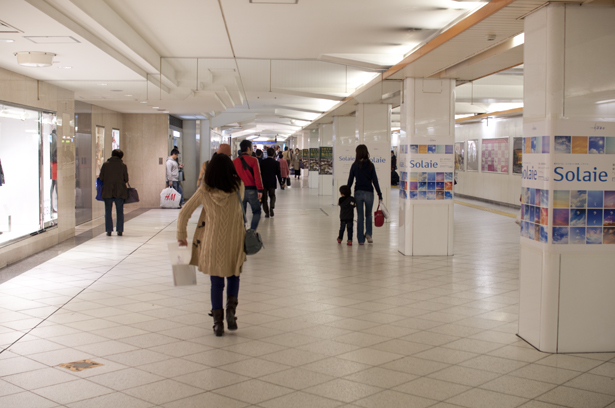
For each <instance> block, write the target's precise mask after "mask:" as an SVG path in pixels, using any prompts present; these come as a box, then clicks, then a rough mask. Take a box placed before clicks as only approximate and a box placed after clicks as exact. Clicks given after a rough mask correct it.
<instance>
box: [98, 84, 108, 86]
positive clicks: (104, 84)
mask: <svg viewBox="0 0 615 408" xmlns="http://www.w3.org/2000/svg"><path fill="white" fill-rule="evenodd" d="M98 85H100V86H107V84H98Z"/></svg>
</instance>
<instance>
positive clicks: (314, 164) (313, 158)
mask: <svg viewBox="0 0 615 408" xmlns="http://www.w3.org/2000/svg"><path fill="white" fill-rule="evenodd" d="M319 164H320V154H319V151H318V148H317V147H316V148H310V171H318V167H319Z"/></svg>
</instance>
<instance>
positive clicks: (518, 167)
mask: <svg viewBox="0 0 615 408" xmlns="http://www.w3.org/2000/svg"><path fill="white" fill-rule="evenodd" d="M512 172H513V174H521V173H522V172H523V138H522V137H514V138H513V168H512Z"/></svg>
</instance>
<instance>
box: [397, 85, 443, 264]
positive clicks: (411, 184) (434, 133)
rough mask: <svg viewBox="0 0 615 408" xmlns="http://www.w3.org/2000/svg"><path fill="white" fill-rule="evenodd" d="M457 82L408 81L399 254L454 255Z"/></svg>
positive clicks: (401, 162)
mask: <svg viewBox="0 0 615 408" xmlns="http://www.w3.org/2000/svg"><path fill="white" fill-rule="evenodd" d="M454 88H455V80H451V79H419V78H406V79H405V80H404V89H403V103H402V106H401V132H400V154H399V157H398V168H399V172H400V186H399V187H400V190H399V193H400V200H399V228H400V231H399V251H400V252H401V253H402V254H404V255H453V172H454V168H455V166H454V163H455V159H454V157H455V155H454V152H453V146H454V144H455V133H454V131H455V108H454V94H453V90H454Z"/></svg>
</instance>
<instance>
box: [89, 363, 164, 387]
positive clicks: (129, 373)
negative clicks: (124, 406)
mask: <svg viewBox="0 0 615 408" xmlns="http://www.w3.org/2000/svg"><path fill="white" fill-rule="evenodd" d="M88 379H89V380H90V381H92V382H95V383H97V384H100V385H103V386H105V387H107V388H111V389H113V390H117V391H123V390H126V389H128V388H134V387H138V386H141V385H145V384H150V383H153V382H158V381H161V380H164V377H161V376H158V375H155V374H152V373H148V372H146V371H142V370H140V369H136V368H127V369H125V370H119V371H114V372H111V373H107V374H101V375H95V376H93V377H89V378H88Z"/></svg>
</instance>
